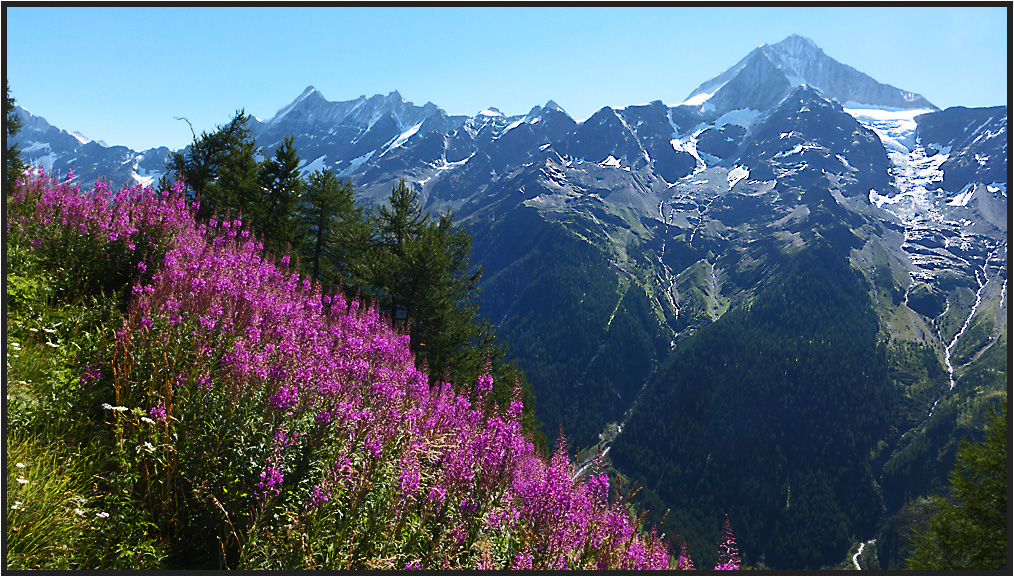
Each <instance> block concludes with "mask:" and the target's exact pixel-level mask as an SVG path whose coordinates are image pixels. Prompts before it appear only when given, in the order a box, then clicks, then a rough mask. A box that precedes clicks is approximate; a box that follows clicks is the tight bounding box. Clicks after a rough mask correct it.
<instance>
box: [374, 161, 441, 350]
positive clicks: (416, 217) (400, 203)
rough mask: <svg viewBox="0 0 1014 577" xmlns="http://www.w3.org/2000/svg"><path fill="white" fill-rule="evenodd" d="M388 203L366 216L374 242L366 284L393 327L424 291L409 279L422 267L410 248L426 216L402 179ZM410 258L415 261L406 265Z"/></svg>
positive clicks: (422, 285)
mask: <svg viewBox="0 0 1014 577" xmlns="http://www.w3.org/2000/svg"><path fill="white" fill-rule="evenodd" d="M388 204H389V206H385V205H379V206H377V207H375V208H374V209H373V210H372V211H371V213H370V221H371V224H372V226H373V228H374V231H375V233H374V234H375V240H374V250H373V251H372V253H373V258H372V262H373V266H372V269H371V272H370V275H369V283H370V285H371V292H372V293H373V296H374V297H375V298H377V299H378V301H379V305H380V310H381V311H383V312H385V313H387V314H388V315H390V316H391V319H392V320H393V321H394V322H395V323H396V324H404V323H405V322H406V321H407V320H408V317H409V308H410V302H409V301H410V300H411V299H412V298H413V296H417V295H419V294H420V293H422V292H423V291H424V290H425V280H424V279H423V278H411V275H413V274H416V275H418V274H419V271H420V270H421V269H422V268H423V267H422V265H421V263H420V262H418V261H419V260H420V258H419V257H420V256H423V255H421V254H420V253H421V251H419V250H418V247H416V246H412V245H413V243H414V242H415V240H416V239H417V238H418V237H419V236H420V235H421V234H422V232H423V229H424V227H425V223H426V221H427V220H428V219H429V213H428V212H427V213H425V214H424V213H423V210H422V205H421V204H420V203H419V199H418V195H417V194H416V192H415V191H414V190H412V189H411V188H410V187H409V186H407V185H406V184H405V181H404V179H402V180H401V181H399V182H398V184H397V186H395V187H394V188H393V189H392V190H391V197H390V198H389V200H388ZM412 259H414V260H416V261H417V262H415V263H412V262H410V260H412ZM413 265H415V266H413ZM413 268H414V269H415V270H414V271H413V270H411V269H413ZM412 312H413V313H416V312H418V311H412ZM413 316H414V315H413ZM431 368H432V367H431Z"/></svg>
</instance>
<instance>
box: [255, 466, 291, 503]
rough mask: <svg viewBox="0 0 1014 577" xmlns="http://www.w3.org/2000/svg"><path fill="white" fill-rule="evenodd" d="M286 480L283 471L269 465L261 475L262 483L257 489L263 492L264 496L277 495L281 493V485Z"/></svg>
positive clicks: (258, 484)
mask: <svg viewBox="0 0 1014 577" xmlns="http://www.w3.org/2000/svg"><path fill="white" fill-rule="evenodd" d="M284 480H285V475H283V474H282V471H281V470H280V469H278V468H277V467H275V466H274V465H268V467H267V468H266V469H264V471H263V472H262V473H261V481H260V482H259V483H257V488H258V489H260V490H261V492H262V493H263V494H264V495H267V496H270V495H277V494H278V493H280V492H281V489H280V488H279V485H281V484H282V481H284Z"/></svg>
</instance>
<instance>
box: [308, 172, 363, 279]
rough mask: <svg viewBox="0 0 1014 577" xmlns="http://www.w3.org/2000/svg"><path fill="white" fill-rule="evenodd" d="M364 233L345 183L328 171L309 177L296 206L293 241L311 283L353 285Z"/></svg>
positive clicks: (353, 200) (361, 218) (349, 187)
mask: <svg viewBox="0 0 1014 577" xmlns="http://www.w3.org/2000/svg"><path fill="white" fill-rule="evenodd" d="M368 230H369V229H368V226H367V221H366V216H365V214H364V212H363V209H362V207H359V206H357V205H356V203H355V197H354V196H353V190H352V184H351V183H349V181H347V180H339V179H338V177H337V176H335V174H334V172H333V171H332V170H331V169H330V168H326V169H324V170H317V171H314V172H313V173H311V174H310V175H309V177H308V178H307V181H306V184H305V189H304V193H303V196H302V198H301V200H300V202H299V208H298V216H297V227H296V237H297V238H298V239H299V241H300V244H299V246H300V250H299V254H300V257H301V258H302V259H303V262H304V263H305V264H306V266H308V267H309V268H310V271H311V272H310V275H311V277H312V278H313V279H314V280H321V281H323V282H325V283H326V284H336V283H338V282H347V279H349V278H352V279H353V281H352V283H351V284H355V279H357V278H358V274H357V273H355V272H354V271H355V270H357V267H359V266H360V265H359V261H360V260H361V259H362V258H363V253H364V252H365V243H366V239H367V238H368Z"/></svg>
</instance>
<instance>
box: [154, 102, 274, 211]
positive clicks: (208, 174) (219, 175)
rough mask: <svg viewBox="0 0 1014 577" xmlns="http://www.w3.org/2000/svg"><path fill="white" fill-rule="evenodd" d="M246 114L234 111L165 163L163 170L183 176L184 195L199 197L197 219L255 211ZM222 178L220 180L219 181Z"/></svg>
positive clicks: (255, 181) (255, 187)
mask: <svg viewBox="0 0 1014 577" xmlns="http://www.w3.org/2000/svg"><path fill="white" fill-rule="evenodd" d="M249 122H250V115H249V114H246V112H245V111H244V110H243V109H240V110H237V111H236V114H235V115H234V116H233V117H232V119H231V120H230V121H229V122H228V123H226V124H225V125H223V126H218V127H217V129H216V130H215V131H214V132H211V133H208V132H202V133H201V136H200V137H197V136H196V135H195V136H194V142H193V144H191V145H190V146H189V147H188V148H187V149H185V150H183V151H178V152H174V153H172V154H171V155H170V156H169V159H168V160H167V161H166V170H167V171H168V172H170V173H171V174H176V175H179V176H182V177H183V181H184V183H185V184H186V187H187V190H188V194H190V196H192V197H193V196H196V195H200V198H201V205H200V208H199V209H198V212H197V218H199V219H206V218H208V217H210V216H211V215H212V214H214V213H215V212H219V213H222V214H224V213H225V212H226V211H231V212H233V213H235V212H236V211H240V210H243V209H244V208H245V209H246V211H248V212H251V211H252V212H255V213H256V212H258V208H257V207H259V205H260V202H261V200H260V195H261V189H260V182H259V179H258V178H256V169H254V170H253V176H251V167H252V166H256V161H255V160H254V155H255V154H256V148H255V145H254V141H253V139H252V138H251V137H250V128H249V126H248V124H249ZM223 177H224V178H223Z"/></svg>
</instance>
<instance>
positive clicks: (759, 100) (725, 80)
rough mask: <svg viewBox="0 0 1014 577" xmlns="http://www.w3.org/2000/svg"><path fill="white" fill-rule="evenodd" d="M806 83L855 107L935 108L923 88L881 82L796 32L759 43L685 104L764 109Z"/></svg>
mask: <svg viewBox="0 0 1014 577" xmlns="http://www.w3.org/2000/svg"><path fill="white" fill-rule="evenodd" d="M803 84H806V85H809V86H812V87H814V88H816V89H817V90H819V91H820V92H821V93H822V94H824V95H825V96H827V97H828V98H832V99H834V100H837V101H838V102H840V103H842V104H846V105H849V106H851V107H853V108H893V109H900V110H907V109H915V108H928V109H932V110H937V107H936V106H934V105H933V104H931V103H930V102H929V101H927V100H926V99H925V98H923V97H922V96H920V95H919V94H916V93H914V92H908V91H905V90H901V89H899V88H895V87H894V86H891V85H889V84H883V83H881V82H878V81H876V80H874V79H873V78H871V77H869V76H867V75H866V74H863V73H862V72H859V71H858V70H856V69H855V68H852V67H851V66H847V65H845V64H842V63H840V62H838V61H837V60H835V59H834V58H831V57H830V56H828V55H827V54H825V53H824V51H823V50H821V49H820V47H818V46H817V45H816V43H814V42H813V40H810V39H809V38H806V37H804V36H799V35H797V34H793V35H791V36H789V37H787V38H785V39H784V40H782V41H781V42H777V43H775V44H764V45H762V46H759V47H758V48H756V49H755V50H753V51H752V52H750V54H748V55H747V56H746V57H744V58H743V59H742V60H740V61H739V62H737V63H736V64H735V65H734V66H732V67H731V68H729V69H728V70H726V71H725V72H723V73H722V74H719V75H718V76H716V77H714V78H712V79H711V80H708V81H707V82H705V83H703V84H701V85H700V86H699V87H697V89H695V90H694V91H693V92H691V93H690V94H689V95H688V96H687V98H686V99H685V100H684V101H683V102H682V103H681V104H682V105H685V106H690V107H700V112H701V113H703V114H709V113H715V114H722V113H724V112H728V111H730V110H737V109H747V108H750V109H755V110H763V109H766V108H769V107H771V106H772V105H773V104H776V103H777V102H778V101H780V100H781V98H784V97H785V96H787V95H788V93H789V92H790V91H791V90H792V89H793V88H794V87H796V86H800V85H803Z"/></svg>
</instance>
